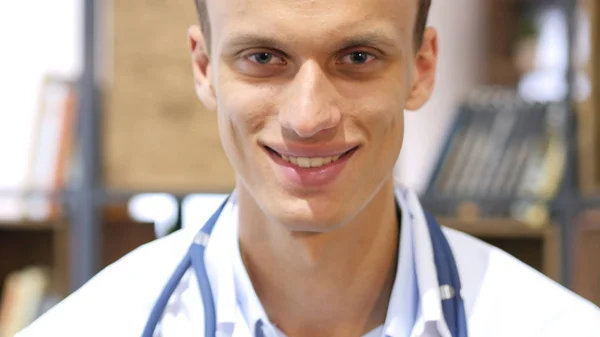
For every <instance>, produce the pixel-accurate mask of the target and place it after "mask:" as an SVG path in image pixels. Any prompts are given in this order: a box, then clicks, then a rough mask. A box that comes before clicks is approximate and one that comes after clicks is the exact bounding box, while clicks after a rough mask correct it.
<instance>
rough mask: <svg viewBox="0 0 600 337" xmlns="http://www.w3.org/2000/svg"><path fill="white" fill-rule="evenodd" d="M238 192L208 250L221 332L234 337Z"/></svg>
mask: <svg viewBox="0 0 600 337" xmlns="http://www.w3.org/2000/svg"><path fill="white" fill-rule="evenodd" d="M236 199H237V196H236V193H235V191H234V192H233V193H232V194H231V195H230V196H229V199H228V200H227V205H225V207H224V208H223V211H222V212H221V215H220V216H219V219H218V220H217V223H216V225H215V227H214V229H213V232H212V234H211V239H210V242H209V244H208V246H207V247H206V253H205V261H206V268H207V273H208V277H209V280H210V284H211V287H212V290H213V296H214V299H215V311H216V316H217V331H219V332H222V333H224V334H225V335H228V336H231V333H232V332H233V329H234V327H235V323H236V319H237V317H236V316H237V302H236V293H235V280H234V272H233V265H232V263H230V261H233V257H232V249H231V247H232V245H231V242H232V240H235V238H236V237H237V236H236V237H234V231H235V228H237V207H235V204H236Z"/></svg>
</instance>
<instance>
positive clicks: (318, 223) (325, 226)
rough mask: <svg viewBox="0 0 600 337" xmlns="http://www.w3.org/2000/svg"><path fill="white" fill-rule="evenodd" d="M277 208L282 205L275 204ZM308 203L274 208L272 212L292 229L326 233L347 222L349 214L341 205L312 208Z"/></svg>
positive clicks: (279, 220) (276, 218) (281, 222)
mask: <svg viewBox="0 0 600 337" xmlns="http://www.w3.org/2000/svg"><path fill="white" fill-rule="evenodd" d="M273 206H275V207H276V208H279V207H278V206H281V205H273ZM308 206H309V205H308V204H304V205H303V207H289V208H285V209H282V208H279V209H274V210H273V211H274V212H272V213H271V214H272V215H275V216H274V218H275V220H276V221H277V222H278V223H280V224H282V225H283V226H284V227H286V228H287V229H288V230H290V231H295V232H311V233H325V232H331V231H334V230H336V229H338V228H340V227H342V226H343V225H344V223H346V222H347V219H346V218H347V216H344V213H345V212H344V211H343V210H342V209H340V208H339V207H330V208H329V209H328V207H316V208H310V207H308Z"/></svg>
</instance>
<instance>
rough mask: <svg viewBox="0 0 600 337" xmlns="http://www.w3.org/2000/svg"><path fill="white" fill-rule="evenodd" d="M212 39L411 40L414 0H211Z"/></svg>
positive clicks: (220, 40)
mask: <svg viewBox="0 0 600 337" xmlns="http://www.w3.org/2000/svg"><path fill="white" fill-rule="evenodd" d="M207 6H208V13H209V17H210V22H211V31H212V38H213V42H214V43H216V44H219V43H226V42H227V39H228V37H229V36H235V35H240V34H241V35H244V34H246V35H248V34H250V35H256V34H261V35H267V36H270V37H273V38H280V39H285V40H286V41H288V42H289V41H293V42H296V43H301V42H303V41H311V42H312V43H315V42H321V41H322V42H326V41H331V40H335V39H337V38H340V39H344V38H348V37H349V36H351V35H353V34H360V33H364V32H365V31H368V32H377V33H378V34H380V35H386V36H387V37H388V38H389V39H396V40H398V41H399V42H400V41H404V40H409V41H406V42H410V41H412V32H413V28H414V24H415V19H416V12H417V1H415V0H210V1H208V2H207Z"/></svg>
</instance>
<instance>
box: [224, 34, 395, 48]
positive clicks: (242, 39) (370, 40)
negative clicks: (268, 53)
mask: <svg viewBox="0 0 600 337" xmlns="http://www.w3.org/2000/svg"><path fill="white" fill-rule="evenodd" d="M287 43H289V41H286V42H281V41H280V40H278V39H277V38H274V37H268V36H264V35H260V34H255V33H249V32H240V33H236V34H234V35H233V36H232V37H230V38H229V39H228V40H227V41H226V42H225V44H224V45H225V46H226V49H227V50H231V49H240V48H249V47H261V48H270V49H277V50H284V49H285V45H286V44H287ZM397 45H398V41H396V39H394V38H392V37H390V36H389V35H388V34H385V33H384V32H381V31H367V32H362V33H358V34H355V35H352V36H348V37H345V38H343V39H342V40H341V41H340V42H337V43H335V45H334V46H335V49H336V50H344V49H349V48H355V47H361V46H370V47H378V46H381V47H388V48H394V47H396V46H397Z"/></svg>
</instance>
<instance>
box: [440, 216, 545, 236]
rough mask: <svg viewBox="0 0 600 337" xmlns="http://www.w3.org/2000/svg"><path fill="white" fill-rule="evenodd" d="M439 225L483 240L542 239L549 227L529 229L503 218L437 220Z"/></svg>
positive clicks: (522, 224)
mask: <svg viewBox="0 0 600 337" xmlns="http://www.w3.org/2000/svg"><path fill="white" fill-rule="evenodd" d="M438 221H439V222H440V224H441V225H443V226H446V227H449V228H452V229H456V230H459V231H461V232H465V233H467V234H470V235H473V236H477V237H485V238H506V239H510V238H543V237H545V236H546V235H547V232H548V230H549V229H551V228H550V227H551V226H550V225H546V226H543V227H539V228H536V227H531V226H528V225H526V224H524V223H522V222H520V221H518V220H514V219H504V218H481V219H474V220H461V219H456V218H438Z"/></svg>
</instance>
